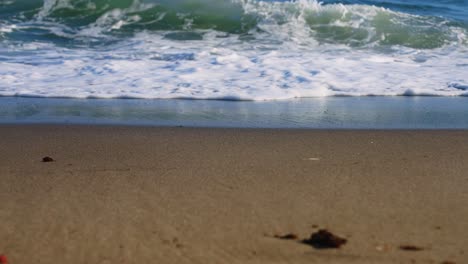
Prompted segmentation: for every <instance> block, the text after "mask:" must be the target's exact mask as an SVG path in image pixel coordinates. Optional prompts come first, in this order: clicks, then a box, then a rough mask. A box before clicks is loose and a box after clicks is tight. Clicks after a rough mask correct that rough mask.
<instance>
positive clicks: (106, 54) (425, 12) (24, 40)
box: [0, 0, 468, 101]
mask: <svg viewBox="0 0 468 264" xmlns="http://www.w3.org/2000/svg"><path fill="white" fill-rule="evenodd" d="M369 95H374V96H375V95H377V96H380V95H382V96H395V95H405V96H422V95H436V96H468V0H405V1H403V0H344V1H332V0H325V1H322V2H318V1H316V0H295V1H280V0H268V1H267V0H263V1H261V0H0V96H4V97H10V96H15V97H61V98H62V97H63V98H143V99H174V98H185V99H223V100H254V101H264V100H267V101H269V100H283V99H292V98H307V97H330V96H369Z"/></svg>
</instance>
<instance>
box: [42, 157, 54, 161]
mask: <svg viewBox="0 0 468 264" xmlns="http://www.w3.org/2000/svg"><path fill="white" fill-rule="evenodd" d="M52 161H55V160H54V159H53V158H51V157H43V158H42V162H52Z"/></svg>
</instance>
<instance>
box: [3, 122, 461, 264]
mask: <svg viewBox="0 0 468 264" xmlns="http://www.w3.org/2000/svg"><path fill="white" fill-rule="evenodd" d="M0 138H1V140H0V254H5V255H6V256H7V257H8V260H9V263H10V264H30V263H35V264H37V263H70V264H74V263H76V264H82V263H119V264H123V263H177V264H181V263H200V264H210V263H220V264H222V263H309V264H310V263H356V264H357V263H360V264H361V263H362V264H365V263H434V264H439V263H440V264H442V263H444V262H445V263H468V246H467V245H468V131H313V130H250V129H244V130H242V129H195V128H142V127H127V128H125V127H111V126H102V127H96V126H94V127H92V126H45V125H41V126H1V127H0ZM46 156H49V157H51V158H52V159H54V160H55V161H53V162H42V159H43V157H46ZM321 228H326V229H328V230H329V231H331V232H332V233H333V234H336V235H337V236H340V237H341V238H344V239H346V240H347V243H346V244H344V245H342V246H341V248H339V249H316V248H313V247H311V246H310V245H307V244H302V243H300V240H302V239H306V238H309V237H310V235H311V233H314V232H316V231H318V230H319V229H321ZM287 234H293V235H296V236H297V238H295V239H290V240H288V239H279V238H276V237H275V236H282V235H287ZM292 238H294V236H292ZM400 247H404V248H406V249H407V250H403V249H401V248H400ZM412 249H421V250H412Z"/></svg>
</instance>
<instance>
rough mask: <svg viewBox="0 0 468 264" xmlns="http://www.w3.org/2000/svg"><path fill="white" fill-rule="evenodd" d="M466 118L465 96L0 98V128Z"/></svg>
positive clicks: (352, 125)
mask: <svg viewBox="0 0 468 264" xmlns="http://www.w3.org/2000/svg"><path fill="white" fill-rule="evenodd" d="M466 113H468V98H466V97H327V98H308V99H297V100H284V101H265V102H253V101H216V100H213V101H209V100H208V101H207V100H139V99H133V100H123V99H108V100H107V99H106V100H104V99H101V100H89V99H87V100H86V99H84V100H80V99H52V98H50V99H49V98H18V97H4V98H0V124H86V125H125V126H186V127H225V128H231V127H232V128H306V129H468V119H467V118H466Z"/></svg>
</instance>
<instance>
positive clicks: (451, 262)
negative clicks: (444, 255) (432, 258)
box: [440, 261, 456, 264]
mask: <svg viewBox="0 0 468 264" xmlns="http://www.w3.org/2000/svg"><path fill="white" fill-rule="evenodd" d="M440 264H456V263H455V261H443V262H441V263H440Z"/></svg>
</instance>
